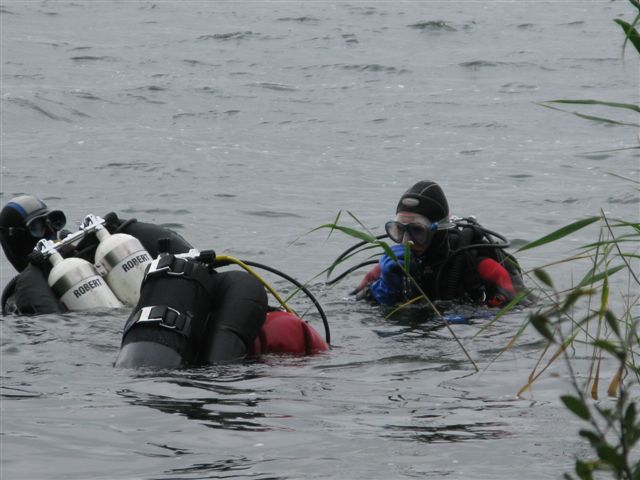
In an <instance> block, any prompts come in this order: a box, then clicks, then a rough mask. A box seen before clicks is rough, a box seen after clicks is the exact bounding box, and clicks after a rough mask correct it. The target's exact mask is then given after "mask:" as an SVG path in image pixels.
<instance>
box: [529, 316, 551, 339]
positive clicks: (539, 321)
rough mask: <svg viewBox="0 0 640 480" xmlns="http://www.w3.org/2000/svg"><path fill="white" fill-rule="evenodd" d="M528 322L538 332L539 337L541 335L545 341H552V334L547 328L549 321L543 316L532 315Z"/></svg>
mask: <svg viewBox="0 0 640 480" xmlns="http://www.w3.org/2000/svg"><path fill="white" fill-rule="evenodd" d="M529 322H531V325H533V327H534V328H535V329H536V330H537V331H538V333H539V334H540V335H542V336H543V337H544V338H546V339H547V340H551V341H554V338H553V333H552V332H551V330H550V328H549V323H550V322H549V319H548V318H547V317H545V316H544V315H541V314H539V313H534V314H532V315H531V317H529Z"/></svg>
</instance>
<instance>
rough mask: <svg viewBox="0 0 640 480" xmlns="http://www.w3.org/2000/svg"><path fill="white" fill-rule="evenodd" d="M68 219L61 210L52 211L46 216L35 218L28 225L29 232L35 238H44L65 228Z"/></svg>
mask: <svg viewBox="0 0 640 480" xmlns="http://www.w3.org/2000/svg"><path fill="white" fill-rule="evenodd" d="M66 223H67V217H66V216H65V215H64V213H63V212H62V211H60V210H52V211H51V212H49V213H47V214H46V215H43V216H40V217H36V218H33V219H31V220H29V221H27V223H26V227H27V230H28V231H29V233H30V234H31V236H33V237H34V238H44V237H46V236H47V234H48V233H55V232H58V231H60V230H62V229H63V228H64V226H65V225H66Z"/></svg>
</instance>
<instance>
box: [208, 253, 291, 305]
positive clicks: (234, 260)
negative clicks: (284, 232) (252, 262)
mask: <svg viewBox="0 0 640 480" xmlns="http://www.w3.org/2000/svg"><path fill="white" fill-rule="evenodd" d="M216 260H218V261H222V262H230V263H235V264H236V265H238V266H239V267H242V268H244V269H245V270H246V271H247V272H249V273H250V274H251V275H253V276H254V277H255V278H256V279H258V281H259V282H260V283H261V284H262V285H264V287H265V288H266V289H267V290H269V292H271V295H273V296H274V297H275V299H276V300H278V302H280V305H282V307H283V308H284V309H285V310H286V311H287V312H289V313H293V314H294V315H298V314H297V313H296V312H295V311H294V310H293V309H292V308H291V307H289V305H287V303H286V302H285V301H284V300H283V299H282V297H280V295H278V292H276V291H275V290H274V288H273V287H272V286H271V285H269V284H268V283H267V282H266V281H265V280H264V279H263V278H262V277H261V276H260V275H258V274H257V273H256V271H255V270H253V269H252V268H251V267H250V266H249V265H247V264H246V263H244V262H243V261H242V260H238V259H237V258H235V257H231V256H229V255H216Z"/></svg>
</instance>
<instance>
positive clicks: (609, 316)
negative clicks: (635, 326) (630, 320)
mask: <svg viewBox="0 0 640 480" xmlns="http://www.w3.org/2000/svg"><path fill="white" fill-rule="evenodd" d="M604 319H605V320H606V321H607V325H609V328H610V329H611V330H612V331H613V333H615V334H616V336H617V337H618V338H620V328H619V327H618V322H619V320H618V318H617V317H616V316H615V315H614V314H613V313H612V312H611V310H607V311H606V312H604Z"/></svg>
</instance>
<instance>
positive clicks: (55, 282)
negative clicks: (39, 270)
mask: <svg viewBox="0 0 640 480" xmlns="http://www.w3.org/2000/svg"><path fill="white" fill-rule="evenodd" d="M49 261H50V262H51V263H52V264H53V269H52V270H51V273H49V278H48V282H49V286H50V287H51V288H52V289H53V291H54V292H55V293H56V295H58V298H59V299H60V301H61V302H62V303H63V304H64V305H65V307H67V308H68V309H69V310H89V309H93V308H118V307H122V303H120V301H119V300H118V298H117V297H116V296H115V295H114V293H113V292H112V291H111V289H110V288H109V286H108V285H107V284H106V282H105V281H104V279H103V278H102V277H101V276H100V274H99V273H98V271H97V270H96V267H95V266H93V265H92V264H91V263H89V262H87V261H86V260H83V259H81V258H62V255H60V254H59V253H58V252H53V253H52V254H51V256H50V257H49Z"/></svg>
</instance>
